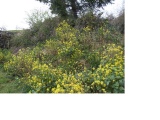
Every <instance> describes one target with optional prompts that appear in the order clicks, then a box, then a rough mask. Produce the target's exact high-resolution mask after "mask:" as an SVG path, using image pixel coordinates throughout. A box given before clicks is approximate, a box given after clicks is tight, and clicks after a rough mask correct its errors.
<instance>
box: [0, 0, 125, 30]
mask: <svg viewBox="0 0 160 120" xmlns="http://www.w3.org/2000/svg"><path fill="white" fill-rule="evenodd" d="M123 1H124V0H115V1H114V3H115V4H114V5H108V6H107V7H106V8H105V12H106V11H108V13H115V14H116V12H117V11H118V10H119V9H120V8H121V6H122V2H123ZM34 9H41V10H49V6H47V5H45V4H43V3H40V2H39V1H36V0H0V27H5V28H6V29H7V30H16V29H23V28H28V27H29V26H28V24H27V23H26V20H25V19H26V18H27V14H26V13H30V12H32V11H33V10H34Z"/></svg>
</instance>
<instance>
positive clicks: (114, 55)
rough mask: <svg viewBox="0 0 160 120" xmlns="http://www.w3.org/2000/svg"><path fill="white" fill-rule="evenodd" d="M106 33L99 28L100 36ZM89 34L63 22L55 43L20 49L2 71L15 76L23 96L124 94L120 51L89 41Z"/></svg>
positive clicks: (114, 46) (114, 45) (122, 50)
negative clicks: (23, 87)
mask: <svg viewBox="0 0 160 120" xmlns="http://www.w3.org/2000/svg"><path fill="white" fill-rule="evenodd" d="M99 29H101V28H99ZM105 30H107V29H105V28H103V27H102V29H101V32H102V34H110V33H108V32H107V33H106V31H105ZM90 32H92V31H91V29H90V28H89V27H85V28H83V30H82V31H81V32H80V30H77V29H75V28H73V27H71V26H70V25H69V24H68V23H67V22H66V21H63V22H61V23H60V24H59V25H58V27H57V28H56V32H55V35H56V36H55V37H54V39H49V40H46V42H45V43H44V44H41V45H39V46H36V47H34V48H32V49H31V48H25V49H24V48H23V49H21V50H20V51H19V52H18V54H17V55H12V58H11V59H10V60H9V61H8V62H6V63H5V64H4V68H5V70H6V71H8V72H9V73H10V74H12V75H14V76H18V77H17V78H18V80H19V81H20V83H21V84H23V85H24V86H26V92H31V93H124V49H123V47H121V46H120V45H116V44H113V43H112V44H109V43H108V42H106V41H105V40H104V41H103V42H97V41H92V38H90ZM97 36H99V35H97ZM99 37H100V36H99ZM103 39H104V38H103ZM93 43H94V44H93Z"/></svg>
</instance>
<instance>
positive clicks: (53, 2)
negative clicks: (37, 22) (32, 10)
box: [37, 0, 114, 19]
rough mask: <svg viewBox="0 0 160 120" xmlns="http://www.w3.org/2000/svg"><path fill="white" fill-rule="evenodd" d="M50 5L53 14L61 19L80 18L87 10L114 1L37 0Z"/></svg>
mask: <svg viewBox="0 0 160 120" xmlns="http://www.w3.org/2000/svg"><path fill="white" fill-rule="evenodd" d="M37 1H40V2H43V3H47V4H49V5H50V9H51V11H52V13H55V14H58V15H60V16H61V17H64V18H65V17H68V16H72V17H73V18H75V19H77V18H78V13H79V12H81V11H84V10H87V9H92V10H94V9H96V8H100V7H103V6H105V5H107V4H109V3H112V1H114V0H37Z"/></svg>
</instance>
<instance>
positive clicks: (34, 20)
mask: <svg viewBox="0 0 160 120" xmlns="http://www.w3.org/2000/svg"><path fill="white" fill-rule="evenodd" d="M60 21H61V20H60V18H59V17H52V16H51V15H49V14H48V12H46V11H41V10H34V11H33V12H32V13H31V14H28V18H27V22H28V24H29V26H30V29H25V30H22V31H19V32H18V33H17V34H15V35H14V37H13V38H12V39H11V47H13V46H16V47H19V46H21V47H29V46H36V45H37V44H39V43H40V42H41V43H42V42H44V41H45V40H46V39H50V38H52V37H53V36H54V35H55V28H56V27H57V26H58V24H59V22H60Z"/></svg>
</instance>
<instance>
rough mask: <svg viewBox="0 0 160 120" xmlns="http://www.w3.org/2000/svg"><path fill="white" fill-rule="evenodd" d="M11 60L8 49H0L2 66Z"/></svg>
mask: <svg viewBox="0 0 160 120" xmlns="http://www.w3.org/2000/svg"><path fill="white" fill-rule="evenodd" d="M10 58H11V52H10V51H9V50H7V49H0V64H3V63H5V62H7V61H8V60H9V59H10Z"/></svg>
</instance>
